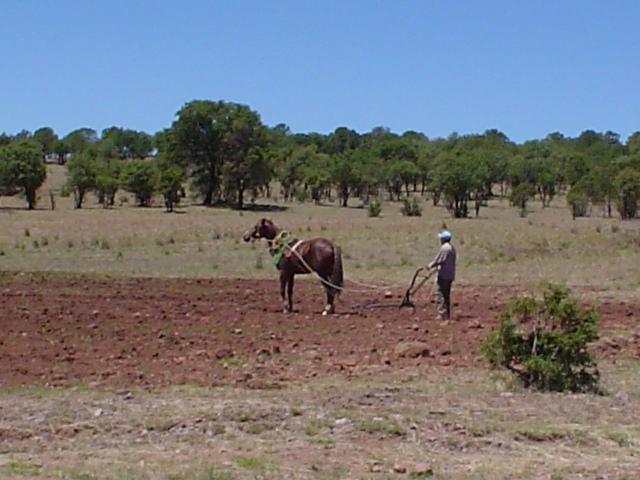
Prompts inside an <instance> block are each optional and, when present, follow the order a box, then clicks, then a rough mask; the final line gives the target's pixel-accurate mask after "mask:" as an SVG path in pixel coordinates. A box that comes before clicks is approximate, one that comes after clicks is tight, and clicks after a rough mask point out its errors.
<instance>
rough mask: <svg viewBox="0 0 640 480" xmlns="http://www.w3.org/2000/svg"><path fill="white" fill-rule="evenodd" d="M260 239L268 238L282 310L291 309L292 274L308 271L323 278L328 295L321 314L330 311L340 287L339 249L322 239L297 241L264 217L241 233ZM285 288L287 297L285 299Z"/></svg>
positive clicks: (245, 239)
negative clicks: (277, 271)
mask: <svg viewBox="0 0 640 480" xmlns="http://www.w3.org/2000/svg"><path fill="white" fill-rule="evenodd" d="M261 238H264V239H265V240H267V242H268V244H269V251H270V252H271V254H272V255H273V256H274V262H276V267H277V268H278V270H280V296H281V297H282V302H283V305H284V311H285V313H286V312H291V311H292V310H293V278H294V275H296V274H306V273H311V271H313V272H315V273H316V274H317V275H318V276H319V277H320V278H321V279H322V280H321V282H322V286H323V288H324V291H325V293H326V294H327V305H326V306H325V308H324V310H323V312H322V314H323V315H327V314H329V313H333V312H334V306H333V301H334V299H335V297H336V295H338V294H339V293H340V291H341V289H342V255H341V253H340V248H339V247H336V246H334V245H333V244H332V243H331V242H330V241H329V240H327V239H325V238H314V239H312V240H304V241H298V240H297V239H295V238H293V237H291V236H290V235H288V233H287V232H285V231H283V230H281V229H280V228H278V227H277V226H276V225H275V224H274V223H273V222H272V221H271V220H267V219H266V218H263V219H261V220H259V221H258V223H256V224H255V225H254V226H253V227H251V228H250V229H249V230H247V231H246V232H245V233H244V235H243V236H242V239H243V240H244V241H245V242H249V241H252V240H259V239H261ZM301 259H302V260H304V262H303V261H302V260H301ZM310 269H311V270H310ZM285 291H286V295H287V298H285Z"/></svg>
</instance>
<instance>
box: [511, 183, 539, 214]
mask: <svg viewBox="0 0 640 480" xmlns="http://www.w3.org/2000/svg"><path fill="white" fill-rule="evenodd" d="M535 192H536V190H535V187H534V186H533V185H531V184H530V183H527V182H524V183H519V184H518V185H516V186H515V187H513V188H512V189H511V198H510V200H511V204H512V205H513V206H515V207H518V208H519V209H520V216H521V217H525V216H526V215H527V202H528V201H529V199H530V198H531V197H533V195H534V194H535Z"/></svg>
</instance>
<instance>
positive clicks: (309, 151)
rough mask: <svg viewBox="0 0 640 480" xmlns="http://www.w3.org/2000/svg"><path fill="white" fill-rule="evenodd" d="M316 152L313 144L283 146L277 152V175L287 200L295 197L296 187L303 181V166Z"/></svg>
mask: <svg viewBox="0 0 640 480" xmlns="http://www.w3.org/2000/svg"><path fill="white" fill-rule="evenodd" d="M315 154H316V149H315V147H313V146H305V147H287V148H282V149H280V150H279V151H278V153H277V154H276V156H277V160H276V161H277V163H278V166H277V167H276V177H277V179H278V181H279V182H280V189H281V190H282V195H283V197H284V201H285V202H287V201H289V200H290V199H291V198H293V195H294V193H295V191H296V188H298V186H299V185H300V184H301V182H302V181H303V172H302V170H303V167H304V165H305V164H306V163H307V160H308V159H309V158H310V157H312V156H313V155H315Z"/></svg>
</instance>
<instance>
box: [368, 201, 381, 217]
mask: <svg viewBox="0 0 640 480" xmlns="http://www.w3.org/2000/svg"><path fill="white" fill-rule="evenodd" d="M381 211H382V203H380V200H378V199H377V198H375V197H374V198H372V199H371V200H369V203H368V204H367V215H369V216H370V217H379V216H380V212H381Z"/></svg>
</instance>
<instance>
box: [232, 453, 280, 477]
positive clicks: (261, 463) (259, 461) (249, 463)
mask: <svg viewBox="0 0 640 480" xmlns="http://www.w3.org/2000/svg"><path fill="white" fill-rule="evenodd" d="M233 462H234V463H235V464H236V465H237V466H238V467H240V468H243V469H245V470H248V471H250V472H251V473H253V474H255V475H265V474H266V473H267V472H269V471H271V470H273V469H274V468H275V466H276V464H275V463H274V461H273V460H271V459H269V458H265V457H253V456H244V455H242V456H237V457H235V458H234V459H233Z"/></svg>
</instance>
